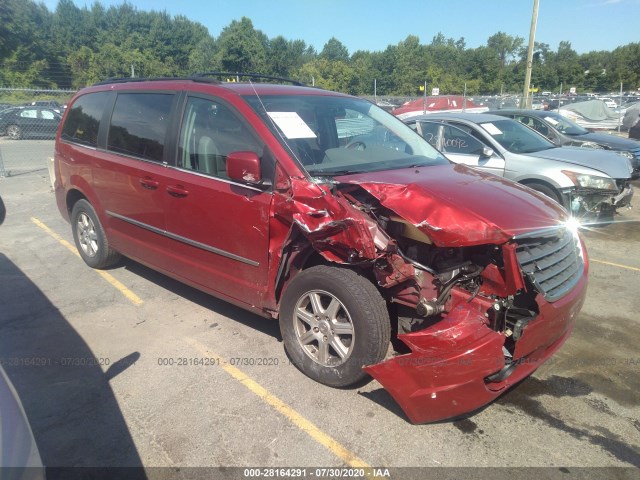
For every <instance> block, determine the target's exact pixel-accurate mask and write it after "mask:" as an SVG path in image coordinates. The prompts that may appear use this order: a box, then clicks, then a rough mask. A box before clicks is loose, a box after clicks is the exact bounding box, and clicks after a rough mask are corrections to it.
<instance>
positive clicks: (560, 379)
mask: <svg viewBox="0 0 640 480" xmlns="http://www.w3.org/2000/svg"><path fill="white" fill-rule="evenodd" d="M0 195H2V197H3V199H4V201H5V204H6V206H7V210H8V211H7V219H6V221H5V224H4V225H2V227H0V280H1V285H2V287H1V289H0V305H1V306H2V307H1V310H0V358H2V360H3V363H4V365H5V369H6V370H7V372H8V374H9V376H10V378H11V380H12V381H13V383H14V384H15V386H16V389H17V391H18V393H19V394H20V396H21V398H22V401H23V403H24V406H25V410H26V412H27V415H28V417H29V419H30V421H31V423H32V428H33V430H34V435H35V438H36V441H37V443H38V446H39V448H40V450H41V455H42V457H43V460H44V462H45V464H47V465H49V466H56V465H58V466H145V467H151V466H181V467H186V466H243V467H246V466H261V467H264V466H279V467H280V466H281V467H291V466H307V467H318V466H322V467H337V466H343V465H344V466H349V465H351V466H357V465H361V464H362V465H370V466H389V467H403V466H404V467H436V466H462V467H465V466H466V467H471V466H474V467H478V466H483V467H484V466H510V467H518V466H539V467H554V468H555V470H554V471H561V472H563V471H564V470H558V469H560V468H563V469H565V470H566V468H570V469H571V468H574V467H578V466H587V467H603V466H604V467H624V466H627V467H628V466H633V465H636V466H637V465H640V393H639V392H640V375H639V372H640V353H639V351H638V348H637V345H638V340H639V339H640V317H639V316H638V312H640V295H638V293H639V291H638V282H639V280H640V259H639V257H638V255H637V254H636V250H637V248H638V246H639V245H640V211H638V209H637V207H638V206H639V205H640V204H639V200H640V199H639V197H638V196H636V197H635V198H634V204H635V206H636V209H635V210H628V211H625V212H624V213H623V215H621V216H620V219H623V220H628V221H626V222H623V223H618V224H615V225H611V226H609V227H606V228H602V229H596V230H594V231H589V232H586V233H585V238H586V243H587V245H588V249H589V253H590V258H591V264H590V286H589V294H588V298H587V302H586V304H585V306H584V308H583V310H582V312H581V314H580V316H579V319H578V323H577V326H576V329H575V332H574V334H573V336H572V337H571V338H570V339H569V340H568V342H567V343H566V344H565V345H564V346H563V347H562V349H561V350H560V351H559V352H558V353H557V354H556V356H555V357H554V358H553V359H552V360H551V361H550V362H549V363H547V364H545V365H543V366H542V367H541V368H540V369H539V370H538V371H537V372H536V373H535V374H534V375H533V376H532V377H530V378H528V379H527V380H525V381H523V382H522V383H521V384H519V385H518V386H516V387H515V388H514V389H512V390H511V391H510V392H508V393H507V394H505V395H504V396H503V397H501V398H500V399H499V400H497V401H496V402H494V403H493V404H491V405H489V406H488V407H486V408H484V409H482V410H480V411H479V412H475V413H474V414H473V415H470V416H468V417H466V418H463V419H457V420H455V421H445V422H439V423H436V424H430V425H412V424H410V423H408V421H407V419H406V418H405V416H404V415H403V413H402V412H401V410H400V409H399V408H398V407H397V406H396V404H395V403H394V402H393V400H392V399H391V397H390V396H389V395H388V394H387V393H386V392H385V391H384V390H383V389H382V388H381V386H380V385H379V384H378V383H377V382H375V381H371V382H369V383H367V384H364V385H360V386H358V387H356V388H352V389H331V388H328V387H324V386H322V385H319V384H317V383H315V382H313V381H312V380H310V379H308V378H307V377H305V376H304V375H302V374H301V373H300V372H298V371H297V370H296V369H295V367H293V366H291V365H290V364H289V361H288V359H287V357H286V355H285V354H284V351H283V347H282V342H281V339H280V335H279V330H278V325H277V322H275V321H269V320H265V319H263V318H260V317H257V316H255V315H253V314H251V313H248V312H245V311H243V310H240V309H238V308H236V307H233V306H231V305H229V304H227V303H224V302H222V301H220V300H217V299H214V298H212V297H210V296H207V295H205V294H203V293H201V292H198V291H196V290H193V289H191V288H189V287H186V286H184V285H181V284H179V283H177V282H175V281H173V280H171V279H169V278H167V277H164V276H162V275H160V274H157V273H155V272H153V271H151V270H149V269H147V268H146V267H144V266H142V265H139V264H136V263H135V262H132V261H126V260H125V261H123V262H122V264H121V265H119V266H117V267H116V268H113V269H111V270H109V271H108V272H107V273H108V274H109V275H110V276H111V277H113V279H115V280H117V282H119V284H120V285H121V286H122V287H123V288H125V289H126V291H129V292H132V293H133V294H134V295H135V296H137V297H138V298H139V299H140V300H141V301H142V303H140V304H138V305H136V304H135V302H133V301H132V299H131V298H129V297H128V296H126V295H125V294H124V292H123V290H122V289H120V288H117V287H115V286H114V284H112V283H110V282H109V281H107V280H106V279H105V278H104V277H103V276H101V275H100V274H98V273H97V272H96V271H94V270H91V269H90V268H88V267H86V266H85V265H84V263H83V262H82V261H81V260H80V259H79V258H78V257H77V256H76V255H75V254H73V253H72V252H71V251H69V249H68V248H67V247H66V246H65V245H64V241H66V242H69V243H73V240H72V236H71V229H70V226H69V225H68V224H67V223H66V222H65V221H64V220H62V218H61V217H60V215H59V213H58V211H57V209H56V206H55V201H54V197H53V194H52V192H51V190H50V184H49V178H48V174H47V171H46V169H44V170H43V169H38V168H33V169H32V170H31V171H29V172H26V173H25V174H23V175H17V176H11V177H9V178H4V179H0ZM45 227H46V228H45ZM61 241H62V242H61ZM622 472H627V471H626V470H622ZM632 472H633V471H632ZM620 475H622V474H620ZM625 475H626V474H625ZM624 478H631V477H624Z"/></svg>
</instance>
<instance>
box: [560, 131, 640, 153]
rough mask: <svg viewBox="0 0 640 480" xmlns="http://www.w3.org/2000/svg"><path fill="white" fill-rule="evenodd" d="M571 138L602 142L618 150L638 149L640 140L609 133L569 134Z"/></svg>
mask: <svg viewBox="0 0 640 480" xmlns="http://www.w3.org/2000/svg"><path fill="white" fill-rule="evenodd" d="M568 137H570V138H575V139H578V140H584V141H588V142H595V143H601V144H602V145H606V146H608V147H611V148H613V149H616V150H637V149H639V148H640V142H637V141H636V140H629V139H628V138H621V137H616V136H615V135H609V134H608V133H585V134H584V135H568Z"/></svg>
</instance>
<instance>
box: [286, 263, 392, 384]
mask: <svg viewBox="0 0 640 480" xmlns="http://www.w3.org/2000/svg"><path fill="white" fill-rule="evenodd" d="M280 332H281V333H282V338H283V340H284V345H285V348H286V350H287V352H288V354H289V356H290V357H291V360H292V362H293V363H294V365H295V366H296V367H297V368H298V369H299V370H300V371H301V372H302V373H304V374H305V375H307V376H308V377H310V378H312V379H313V380H315V381H317V382H320V383H323V384H325V385H329V386H332V387H345V386H348V385H352V384H354V383H357V382H359V381H360V380H362V379H363V378H365V377H366V376H367V374H366V373H365V372H364V371H363V370H362V367H363V366H364V365H373V364H376V363H379V362H380V361H381V360H382V359H384V357H385V355H386V353H387V350H388V348H389V341H390V337H391V323H390V321H389V312H388V310H387V305H386V302H385V301H384V299H383V298H382V296H381V295H380V293H379V292H378V290H377V289H376V287H375V286H374V285H373V284H372V283H371V282H370V281H369V280H367V279H366V278H364V277H363V276H361V275H359V274H358V273H356V272H355V271H353V270H349V269H347V268H337V267H329V266H324V265H320V266H316V267H311V268H309V269H307V270H304V271H303V272H301V273H299V274H298V275H297V276H296V277H295V278H294V279H293V280H292V281H291V283H290V284H289V285H288V286H287V289H286V290H285V292H284V295H283V297H282V304H281V308H280Z"/></svg>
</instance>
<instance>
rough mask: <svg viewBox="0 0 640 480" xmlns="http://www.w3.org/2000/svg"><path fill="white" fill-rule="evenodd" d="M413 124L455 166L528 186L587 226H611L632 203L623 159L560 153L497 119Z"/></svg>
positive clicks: (460, 116) (450, 116)
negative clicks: (592, 224) (595, 224)
mask: <svg viewBox="0 0 640 480" xmlns="http://www.w3.org/2000/svg"><path fill="white" fill-rule="evenodd" d="M408 123H409V125H410V126H412V128H414V129H415V130H416V131H417V132H418V133H420V134H421V135H422V136H423V137H425V138H426V139H427V140H428V141H429V143H431V145H433V146H434V147H436V148H437V149H438V150H440V151H442V152H443V153H444V154H445V155H446V156H447V158H449V159H450V160H452V161H453V162H456V163H462V164H465V165H470V166H473V167H474V168H478V169H480V170H484V171H487V172H489V173H492V174H495V175H499V176H502V177H505V178H508V179H510V180H513V181H516V182H518V183H522V184H524V185H527V186H528V187H529V188H532V189H534V190H536V191H538V192H541V193H543V194H545V195H546V196H548V197H549V198H552V199H553V200H555V201H557V202H558V203H560V204H561V205H563V206H564V207H565V208H566V209H567V210H568V211H570V212H571V213H572V214H573V215H574V216H576V217H581V218H582V219H583V221H584V222H585V223H586V222H593V223H608V222H610V221H611V220H612V218H613V214H614V213H615V211H616V209H618V208H620V207H624V206H628V205H629V204H630V202H631V198H632V196H633V188H632V186H631V185H630V180H631V174H632V167H631V164H630V162H629V160H628V159H627V158H626V157H623V156H621V155H617V154H615V153H612V152H606V151H601V150H593V149H584V148H576V147H573V148H572V147H558V146H557V145H555V144H554V143H552V142H550V141H549V140H547V139H546V138H545V137H543V136H542V135H540V134H538V133H536V132H535V131H534V130H532V129H530V128H528V127H526V126H524V125H522V123H520V122H517V121H515V120H512V119H509V118H505V117H502V116H498V115H492V114H473V113H466V114H465V113H441V114H433V115H428V116H420V117H416V118H413V119H411V120H409V121H408Z"/></svg>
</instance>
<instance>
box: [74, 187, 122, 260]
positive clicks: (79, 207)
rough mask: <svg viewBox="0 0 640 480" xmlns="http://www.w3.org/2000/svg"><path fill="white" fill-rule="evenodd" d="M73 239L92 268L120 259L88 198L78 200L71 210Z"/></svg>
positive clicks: (83, 258)
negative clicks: (110, 244)
mask: <svg viewBox="0 0 640 480" xmlns="http://www.w3.org/2000/svg"><path fill="white" fill-rule="evenodd" d="M71 225H72V229H73V239H74V240H75V243H76V248H77V249H78V253H79V254H80V257H82V260H84V263H86V264H87V265H89V266H90V267H92V268H98V269H102V268H107V267H110V266H111V265H114V264H115V263H117V262H118V261H119V260H120V254H119V253H118V252H116V251H115V250H113V249H112V248H111V247H110V246H109V241H108V240H107V236H106V234H105V233H104V229H103V228H102V224H101V223H100V220H99V219H98V215H97V214H96V211H95V210H94V209H93V207H92V206H91V204H90V203H89V202H87V201H86V200H84V199H82V200H78V201H77V202H76V204H75V205H74V206H73V210H72V211H71Z"/></svg>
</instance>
